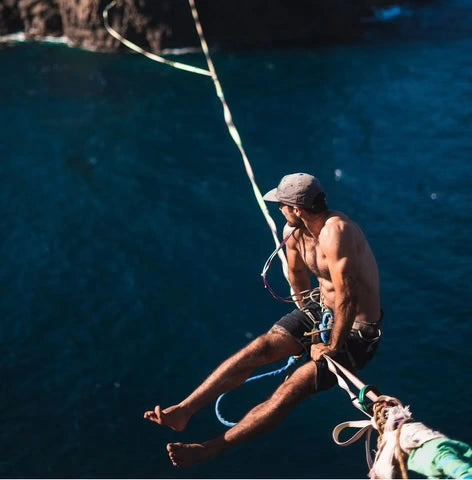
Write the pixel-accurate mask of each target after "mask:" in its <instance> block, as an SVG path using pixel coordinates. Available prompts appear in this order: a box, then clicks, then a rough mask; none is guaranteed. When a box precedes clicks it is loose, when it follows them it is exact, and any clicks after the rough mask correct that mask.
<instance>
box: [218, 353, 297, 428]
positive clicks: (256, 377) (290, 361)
mask: <svg viewBox="0 0 472 480" xmlns="http://www.w3.org/2000/svg"><path fill="white" fill-rule="evenodd" d="M300 358H302V355H298V356H292V357H289V359H288V360H287V363H286V365H285V366H283V367H281V368H279V369H277V370H272V371H270V372H266V373H261V374H259V375H254V376H253V377H250V378H248V379H247V380H246V381H245V382H244V383H245V384H246V383H250V382H254V381H255V380H259V379H261V378H264V377H275V376H276V375H280V374H281V373H284V372H286V371H287V370H288V369H289V368H291V367H292V366H293V365H295V364H296V363H297V362H298V360H300ZM227 393H228V392H225V393H222V394H221V395H220V396H219V397H218V399H217V400H216V403H215V414H216V418H218V420H219V421H220V422H221V423H222V424H223V425H225V426H226V427H234V426H235V425H236V422H230V421H229V420H226V419H225V418H224V417H223V415H222V414H221V412H220V403H221V401H222V400H223V397H224V396H225V395H226V394H227Z"/></svg>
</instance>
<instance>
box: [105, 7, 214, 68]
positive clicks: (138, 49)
mask: <svg viewBox="0 0 472 480" xmlns="http://www.w3.org/2000/svg"><path fill="white" fill-rule="evenodd" d="M115 6H116V1H115V0H113V1H112V2H111V3H109V4H108V5H107V6H106V7H105V9H104V10H103V14H102V15H103V22H104V24H105V28H106V29H107V31H108V33H109V34H110V35H111V36H112V37H114V38H116V39H117V40H119V41H120V42H121V43H122V44H123V45H125V46H126V47H128V48H129V49H130V50H133V51H135V52H137V53H140V54H141V55H144V56H145V57H147V58H149V59H150V60H153V61H154V62H159V63H165V64H166V65H169V66H171V67H174V68H178V69H180V70H186V71H187V72H191V73H196V74H198V75H207V76H211V73H210V72H209V71H208V70H203V69H202V68H198V67H194V66H192V65H187V64H185V63H180V62H173V61H171V60H168V59H167V58H164V57H160V56H159V55H156V54H154V53H151V52H147V51H146V50H144V49H143V48H141V47H140V46H138V45H136V44H135V43H133V42H130V41H129V40H127V39H126V38H124V37H123V36H122V35H120V34H119V33H118V32H117V31H116V30H114V29H113V28H112V27H111V26H110V22H109V21H108V12H109V11H110V10H111V9H112V8H113V7H115Z"/></svg>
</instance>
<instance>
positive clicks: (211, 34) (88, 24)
mask: <svg viewBox="0 0 472 480" xmlns="http://www.w3.org/2000/svg"><path fill="white" fill-rule="evenodd" d="M108 3H109V0H0V35H6V34H11V33H14V32H19V31H22V32H24V33H25V35H26V36H27V37H28V38H30V39H42V38H44V37H45V36H56V37H66V39H67V40H68V42H69V43H70V44H71V45H72V46H75V47H81V48H85V49H89V50H97V51H114V50H117V49H118V48H121V47H120V45H119V44H118V42H117V41H116V40H115V39H113V38H112V37H111V36H110V35H109V34H108V33H107V31H106V30H105V28H104V26H103V20H102V11H103V9H104V8H105V6H106V5H107V4H108ZM196 3H197V7H198V9H199V13H200V17H201V20H202V24H203V27H204V30H205V34H206V37H207V40H208V42H209V44H210V45H211V46H213V47H218V46H220V47H222V48H248V47H252V48H253V47H259V48H265V47H276V46H277V47H284V46H311V45H316V44H321V43H332V42H343V41H349V40H352V39H354V38H356V37H357V36H358V35H359V34H360V33H361V31H362V28H363V24H362V22H361V19H362V18H364V17H365V16H366V15H369V14H371V12H372V10H371V7H372V6H384V5H388V4H390V3H392V2H391V1H390V2H389V1H382V0H356V1H352V0H238V1H229V0H218V1H215V0H196ZM396 3H397V4H398V3H401V2H396ZM110 19H111V24H112V26H113V28H115V29H116V30H118V31H119V32H121V33H122V34H123V35H124V36H126V37H127V38H129V39H130V40H132V41H134V42H136V43H138V44H139V45H141V46H142V47H143V48H146V49H149V50H152V51H154V52H160V51H162V50H163V49H169V48H182V47H191V46H197V45H198V38H197V35H196V32H195V28H194V25H193V20H192V16H191V12H190V8H189V5H188V2H187V0H118V2H117V6H116V7H115V8H114V9H113V10H112V11H111V13H110Z"/></svg>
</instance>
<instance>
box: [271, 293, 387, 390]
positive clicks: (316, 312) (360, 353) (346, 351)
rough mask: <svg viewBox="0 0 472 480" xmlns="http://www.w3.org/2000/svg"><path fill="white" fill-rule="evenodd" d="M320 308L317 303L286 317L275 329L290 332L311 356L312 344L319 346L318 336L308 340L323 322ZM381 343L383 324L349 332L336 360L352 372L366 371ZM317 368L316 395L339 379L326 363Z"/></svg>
mask: <svg viewBox="0 0 472 480" xmlns="http://www.w3.org/2000/svg"><path fill="white" fill-rule="evenodd" d="M321 319H322V313H321V306H320V305H319V304H318V303H317V302H309V303H308V304H306V305H305V306H304V307H303V309H301V310H299V309H295V310H293V311H292V312H290V313H288V314H287V315H284V316H283V317H282V318H281V319H280V320H279V321H278V322H276V323H275V325H278V326H280V327H282V328H284V329H285V330H287V332H288V333H290V335H292V337H293V338H295V340H297V342H299V343H300V345H301V346H302V347H303V348H304V350H305V351H306V352H307V353H308V358H310V357H309V355H310V348H311V345H312V344H313V343H318V342H319V338H318V337H319V336H318V335H315V336H305V335H304V334H305V333H306V332H311V331H312V330H313V329H317V328H318V324H319V323H320V322H321ZM379 339H380V320H379V322H378V323H377V324H376V325H374V326H366V327H365V328H364V327H362V328H361V329H353V330H351V331H350V332H349V334H348V336H347V339H346V344H345V346H344V348H343V349H342V350H341V351H339V352H337V353H336V354H335V355H333V358H334V359H335V360H336V361H337V362H338V363H340V364H341V365H343V366H344V367H346V368H347V369H348V370H350V371H351V372H353V373H354V372H356V370H360V369H361V368H363V367H364V366H365V365H366V364H367V363H368V362H369V361H370V360H371V358H372V357H373V356H374V355H375V353H376V351H377V348H378V344H379ZM316 365H317V367H318V374H317V387H316V391H318V392H319V391H322V390H327V389H329V388H331V387H332V386H333V385H335V384H336V383H337V380H336V377H335V376H334V375H333V374H332V373H331V372H330V371H329V370H328V365H327V363H326V360H324V359H321V360H318V361H317V362H316Z"/></svg>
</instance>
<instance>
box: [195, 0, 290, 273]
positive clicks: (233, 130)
mask: <svg viewBox="0 0 472 480" xmlns="http://www.w3.org/2000/svg"><path fill="white" fill-rule="evenodd" d="M188 3H189V5H190V9H191V10H192V16H193V20H194V22H195V28H196V29H197V33H198V37H199V38H200V44H201V46H202V50H203V54H204V55H205V58H206V61H207V65H208V70H209V71H210V73H211V78H212V80H213V83H214V85H215V90H216V94H217V96H218V98H219V99H220V101H221V104H222V106H223V112H224V119H225V122H226V126H227V127H228V131H229V133H230V135H231V137H232V138H233V140H234V143H235V144H236V146H237V147H238V149H239V152H240V153H241V157H242V159H243V162H244V166H245V168H246V172H247V175H248V177H249V180H250V182H251V185H252V189H253V190H254V195H255V197H256V200H257V203H258V204H259V207H260V209H261V211H262V213H263V215H264V217H265V219H266V221H267V223H268V225H269V227H270V229H271V231H272V235H273V237H274V241H275V244H276V245H277V247H278V246H279V245H280V242H279V239H278V236H277V227H276V225H275V222H274V220H273V219H272V217H271V216H270V214H269V211H268V209H267V206H266V204H265V202H264V200H263V198H262V195H261V192H260V190H259V187H258V186H257V183H256V180H255V177H254V172H253V170H252V167H251V163H250V162H249V159H248V157H247V155H246V151H245V150H244V147H243V144H242V141H241V137H240V135H239V133H238V130H237V129H236V126H235V125H234V122H233V116H232V115H231V111H230V109H229V107H228V104H227V102H226V99H225V96H224V93H223V89H222V87H221V83H220V81H219V79H218V75H217V74H216V70H215V66H214V64H213V60H212V59H211V56H210V51H209V49H208V45H207V42H206V40H205V36H204V34H203V29H202V24H201V23H200V18H199V16H198V11H197V7H196V5H195V0H188ZM278 255H279V258H280V260H281V262H282V268H283V272H284V275H285V278H287V279H288V274H287V261H286V259H285V255H284V253H283V251H282V250H279V252H278Z"/></svg>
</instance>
